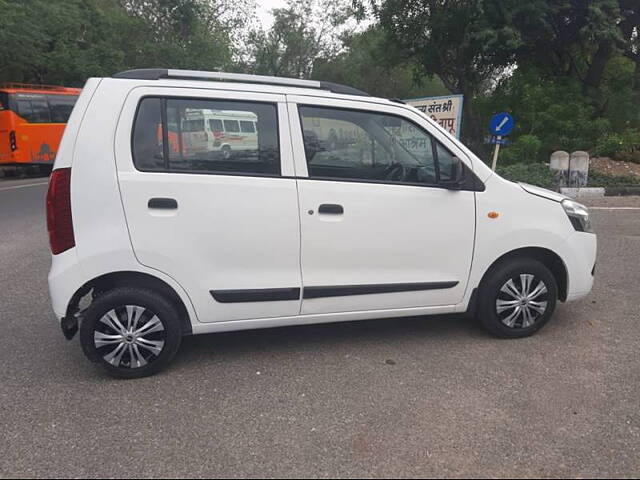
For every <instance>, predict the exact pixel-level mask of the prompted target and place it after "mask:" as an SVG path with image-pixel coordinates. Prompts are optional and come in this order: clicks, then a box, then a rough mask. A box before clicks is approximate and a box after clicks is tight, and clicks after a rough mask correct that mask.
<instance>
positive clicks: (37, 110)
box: [0, 83, 80, 168]
mask: <svg viewBox="0 0 640 480" xmlns="http://www.w3.org/2000/svg"><path fill="white" fill-rule="evenodd" d="M78 95H80V89H78V88H66V87H53V86H47V85H25V84H17V83H12V84H3V85H0V166H1V165H25V164H31V165H41V166H43V168H46V167H47V166H52V165H53V161H54V159H55V157H56V151H57V150H58V145H59V144H60V139H61V138H62V133H63V132H64V127H65V125H66V123H67V120H68V119H69V115H71V110H73V106H74V105H75V103H76V100H77V99H78Z"/></svg>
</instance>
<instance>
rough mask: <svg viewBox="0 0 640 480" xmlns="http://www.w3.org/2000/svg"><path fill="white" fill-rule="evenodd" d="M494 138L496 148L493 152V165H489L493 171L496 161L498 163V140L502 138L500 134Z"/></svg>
mask: <svg viewBox="0 0 640 480" xmlns="http://www.w3.org/2000/svg"><path fill="white" fill-rule="evenodd" d="M496 140H497V143H496V149H495V151H494V152H493V165H492V166H491V169H492V170H493V171H494V172H495V171H496V163H498V153H500V140H502V136H500V135H498V137H497V138H496Z"/></svg>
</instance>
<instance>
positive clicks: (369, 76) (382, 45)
mask: <svg viewBox="0 0 640 480" xmlns="http://www.w3.org/2000/svg"><path fill="white" fill-rule="evenodd" d="M343 42H344V50H343V51H342V52H340V53H339V54H337V55H335V56H332V57H320V58H318V59H316V61H315V62H314V67H313V74H312V78H316V79H318V80H326V81H332V82H336V83H343V84H347V85H351V86H354V87H356V88H359V89H361V90H364V91H365V92H368V93H369V94H371V95H375V96H379V97H386V98H411V97H420V96H427V95H445V94H447V93H449V92H448V90H447V89H446V88H445V87H444V85H443V84H442V82H441V81H440V80H439V79H438V78H429V77H428V76H427V75H424V74H423V73H422V72H421V71H420V66H419V65H416V64H415V63H412V62H406V61H402V62H399V61H398V59H399V58H401V55H400V53H399V52H398V51H396V49H394V48H390V45H388V44H387V43H386V42H385V36H384V32H383V31H382V30H381V29H380V28H379V27H378V26H375V25H374V26H372V27H370V28H369V29H367V30H366V31H364V32H360V33H354V34H350V35H348V36H345V38H344V39H343Z"/></svg>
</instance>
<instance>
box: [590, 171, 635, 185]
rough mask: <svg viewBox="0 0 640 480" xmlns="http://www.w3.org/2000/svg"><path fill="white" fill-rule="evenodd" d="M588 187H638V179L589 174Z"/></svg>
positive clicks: (596, 173) (595, 173)
mask: <svg viewBox="0 0 640 480" xmlns="http://www.w3.org/2000/svg"><path fill="white" fill-rule="evenodd" d="M588 182H589V186H590V187H621V186H635V185H640V178H638V177H631V176H611V175H604V174H602V173H598V172H589V180H588Z"/></svg>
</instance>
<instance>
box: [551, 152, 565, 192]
mask: <svg viewBox="0 0 640 480" xmlns="http://www.w3.org/2000/svg"><path fill="white" fill-rule="evenodd" d="M569 158H570V156H569V154H568V153H567V152H563V151H562V150H560V151H557V152H553V153H552V154H551V162H550V164H549V168H550V169H551V171H552V172H553V176H554V178H555V180H556V185H557V186H558V187H566V186H568V185H569Z"/></svg>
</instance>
